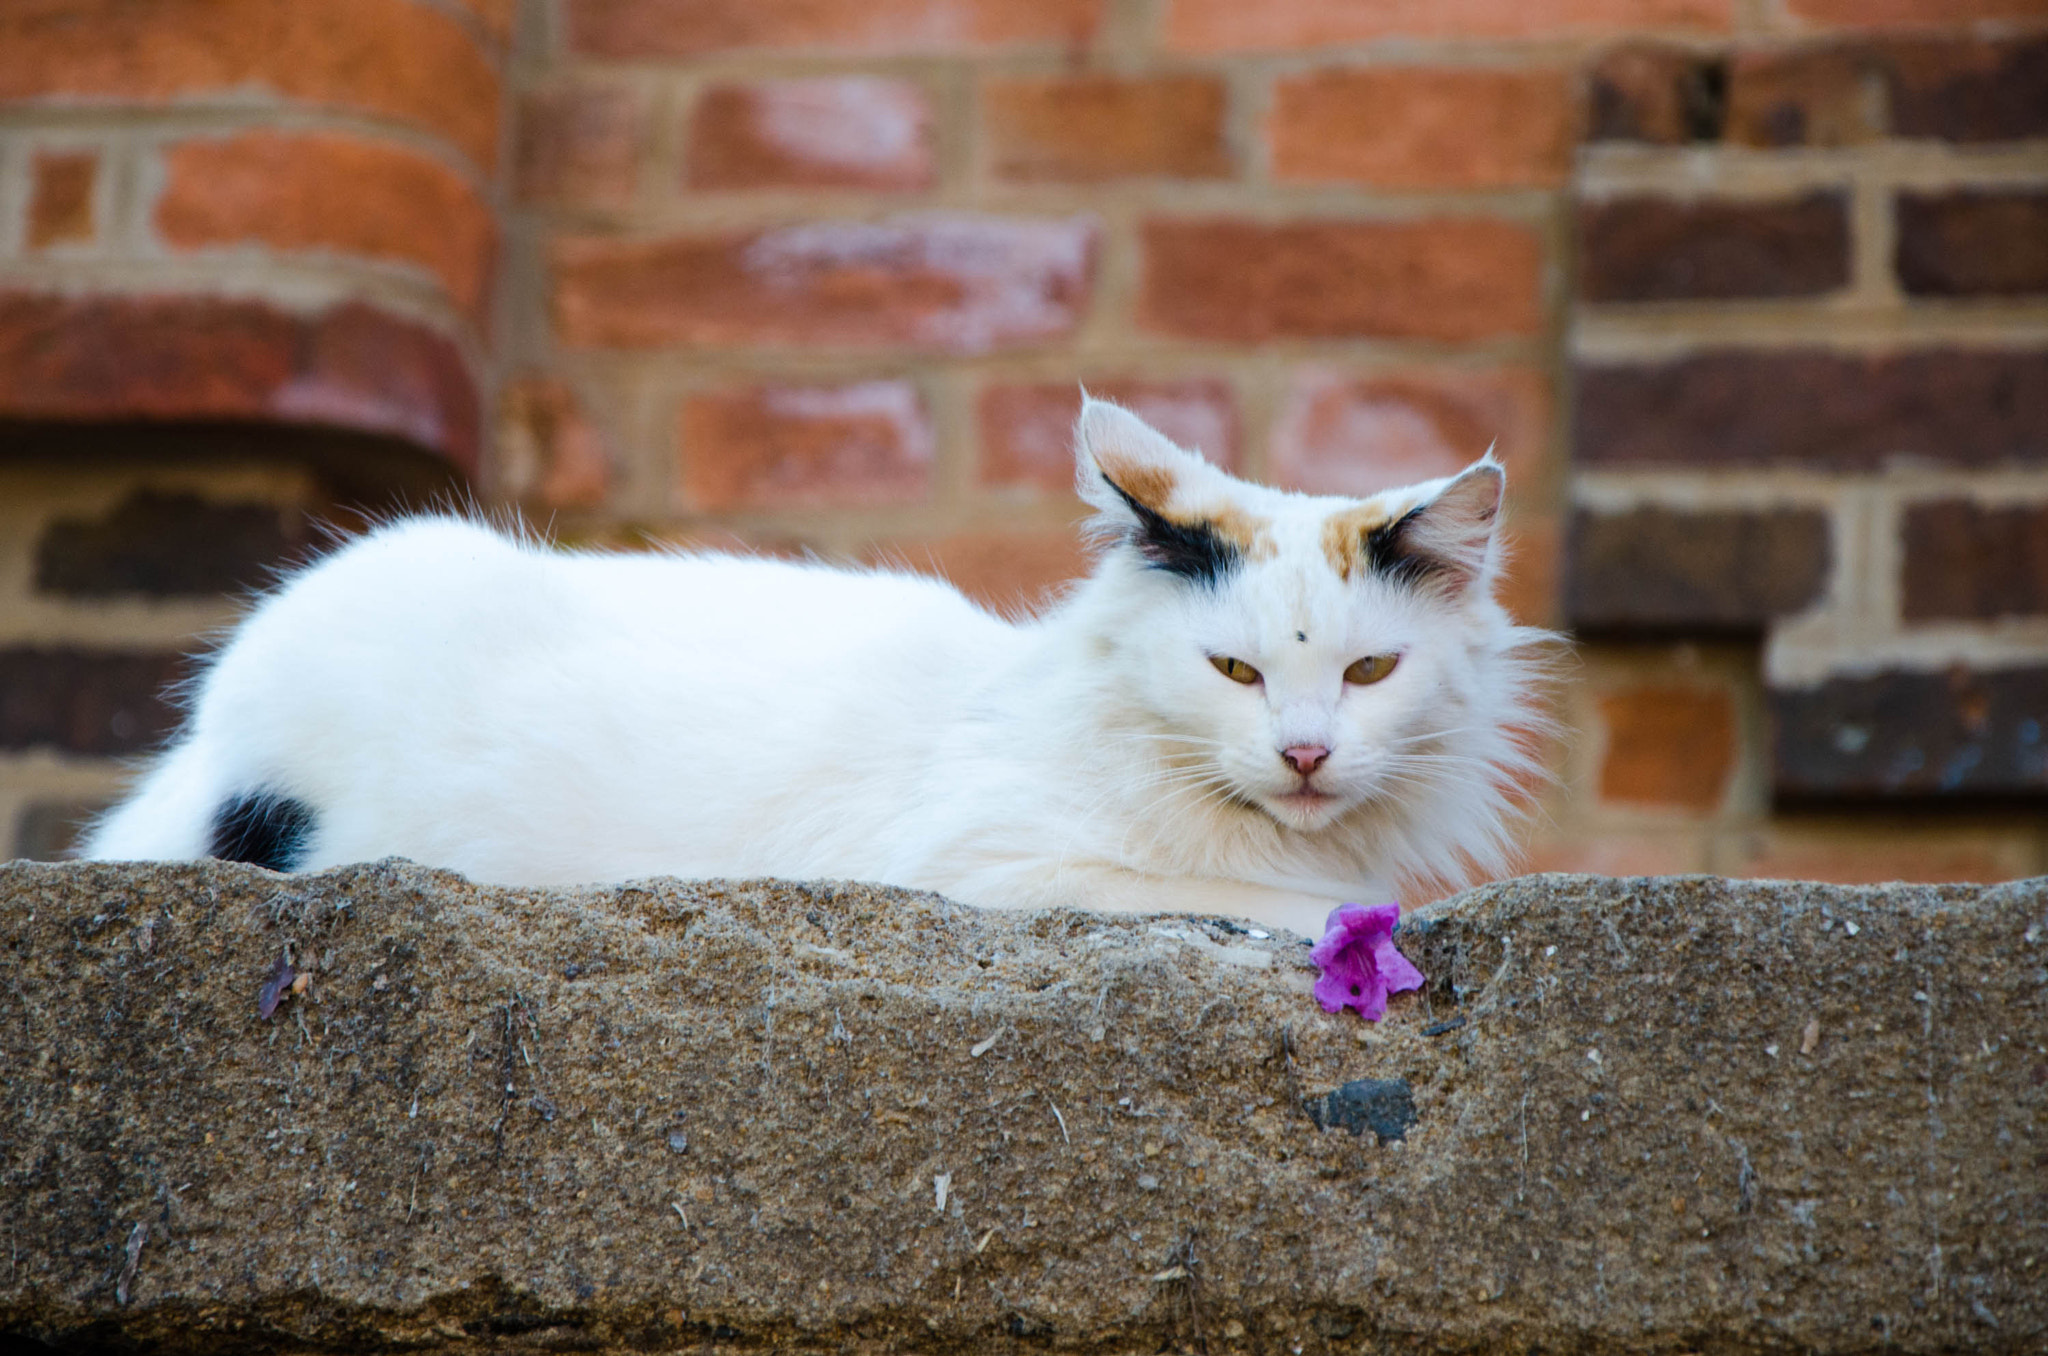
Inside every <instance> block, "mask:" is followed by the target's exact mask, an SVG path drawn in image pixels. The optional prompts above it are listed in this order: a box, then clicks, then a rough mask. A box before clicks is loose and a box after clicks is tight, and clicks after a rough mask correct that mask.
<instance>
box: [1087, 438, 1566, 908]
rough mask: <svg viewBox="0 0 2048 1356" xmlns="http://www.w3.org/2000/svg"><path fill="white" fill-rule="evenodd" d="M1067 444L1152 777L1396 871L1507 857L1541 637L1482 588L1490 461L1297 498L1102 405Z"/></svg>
mask: <svg viewBox="0 0 2048 1356" xmlns="http://www.w3.org/2000/svg"><path fill="white" fill-rule="evenodd" d="M1075 446H1076V465H1077V476H1078V487H1079V489H1080V492H1081V495H1082V497H1083V498H1084V499H1086V500H1087V501H1088V502H1089V503H1090V504H1091V505H1092V506H1093V507H1094V508H1095V510H1096V516H1095V519H1094V521H1093V524H1092V526H1093V529H1094V531H1095V533H1096V535H1097V537H1098V538H1099V539H1100V540H1101V541H1103V542H1104V543H1105V545H1106V551H1105V556H1104V559H1103V561H1102V564H1101V566H1100V568H1099V569H1098V570H1097V580H1098V584H1097V586H1096V588H1095V589H1094V590H1093V592H1094V593H1095V595H1096V598H1097V600H1098V605H1099V606H1100V607H1101V608H1102V613H1101V618H1102V620H1103V622H1104V623H1105V626H1104V631H1103V635H1102V636H1101V643H1102V644H1104V645H1105V647H1107V648H1108V649H1109V650H1110V652H1111V657H1112V663H1113V666H1114V667H1115V669H1116V670H1117V673H1118V677H1119V683H1120V685H1121V687H1122V688H1123V693H1122V695H1123V696H1124V697H1125V699H1126V700H1128V701H1130V702H1132V703H1134V704H1135V705H1136V706H1137V707H1138V708H1139V709H1140V712H1141V713H1142V716H1143V717H1144V718H1145V723H1146V724H1148V725H1149V726H1151V727H1152V729H1153V732H1154V733H1153V734H1152V735H1151V736H1150V737H1151V738H1152V739H1153V740H1154V745H1153V748H1152V749H1150V750H1148V752H1155V753H1156V754H1157V756H1159V757H1160V758H1161V760H1162V761H1163V762H1164V763H1166V764H1167V765H1168V768H1167V770H1166V771H1165V772H1163V773H1162V774H1161V775H1162V776H1165V777H1169V778H1179V779H1181V781H1182V783H1183V784H1184V785H1190V786H1193V787H1195V788H1197V790H1198V791H1199V792H1200V794H1202V795H1203V796H1205V797H1206V798H1207V801H1208V803H1209V804H1210V805H1211V806H1213V807H1215V808H1217V809H1218V810H1220V811H1223V812H1230V811H1235V812H1237V813H1240V814H1250V815H1256V816H1262V817H1264V819H1266V820H1269V821H1270V822H1271V824H1272V825H1273V826H1277V828H1278V829H1279V830H1280V831H1282V833H1283V835H1286V834H1295V835H1305V836H1308V837H1310V838H1314V837H1317V836H1342V835H1350V836H1351V837H1352V838H1355V839H1357V840H1358V841H1359V842H1360V843H1361V844H1367V843H1368V840H1369V845H1368V846H1366V847H1365V848H1364V849H1363V850H1365V851H1367V852H1369V853H1371V854H1373V855H1375V856H1376V857H1377V858H1379V859H1380V860H1379V862H1378V864H1377V869H1378V870H1380V871H1383V872H1385V873H1388V874H1391V875H1394V876H1397V877H1409V878H1413V877H1416V876H1437V877H1445V876H1455V875H1458V874H1461V873H1462V872H1463V871H1465V870H1466V869H1468V868H1470V867H1472V866H1477V867H1480V868H1482V869H1489V870H1490V869H1497V868H1498V867H1499V866H1500V865H1501V864H1502V861H1503V858H1504V855H1505V851H1506V849H1507V847H1508V841H1507V835H1506V829H1505V827H1504V825H1505V820H1506V811H1507V809H1508V807H1509V802H1510V800H1511V799H1512V798H1513V794H1514V785H1515V783H1516V782H1517V781H1518V780H1519V779H1522V778H1525V777H1526V776H1527V775H1528V773H1529V771H1530V767H1529V759H1528V756H1527V754H1526V752H1525V751H1524V749H1523V748H1522V742H1521V738H1520V735H1521V734H1522V733H1526V729H1527V727H1528V726H1529V725H1530V724H1531V723H1532V717H1531V714H1530V711H1529V704H1530V699H1531V684H1532V678H1533V673H1534V666H1533V664H1532V663H1531V661H1530V660H1529V658H1528V656H1527V654H1526V653H1525V652H1526V651H1527V650H1528V648H1529V647H1530V645H1531V644H1532V643H1533V642H1535V641H1538V640H1540V639H1542V638H1543V633H1540V632H1535V631H1531V630H1529V629H1527V628H1521V627H1517V626H1515V625H1514V624H1513V623H1512V622H1511V621H1510V620H1509V619H1508V617H1507V615H1506V613H1505V612H1504V611H1503V610H1502V608H1501V607H1500V605H1499V604H1498V603H1497V602H1496V601H1495V600H1494V597H1493V588H1494V583H1495V579H1496V575H1497V572H1498V570H1499V565H1500V560H1501V548H1500V540H1499V527H1500V517H1501V504H1502V495H1503V493H1504V490H1505V484H1506V477H1505V475H1504V473H1503V471H1502V469H1501V467H1500V465H1499V463H1497V462H1495V461H1494V460H1493V459H1492V457H1491V456H1490V455H1488V456H1486V457H1483V458H1481V459H1480V460H1479V461H1476V462H1474V463H1473V464H1472V465H1471V466H1469V467H1467V468H1466V469H1465V470H1464V471H1462V472H1461V473H1459V474H1457V475H1455V476H1449V477H1445V478H1443V479H1440V480H1431V481H1425V482H1423V483H1421V484H1417V485H1409V486H1404V487H1401V488H1398V489H1390V490H1387V491H1384V492H1382V493H1380V494H1376V495H1374V496H1372V497H1371V498H1367V499H1346V498H1336V497H1329V496H1312V495H1304V494H1294V493H1289V492H1286V491H1281V490H1274V489H1270V488H1267V487H1265V486H1260V485H1254V484H1250V483H1248V482H1246V481H1242V480H1238V479H1236V478H1235V477H1232V476H1230V475H1228V474H1226V473H1225V472H1223V471H1222V470H1220V469H1218V468H1217V467H1215V466H1213V465H1211V464H1210V463H1209V462H1207V461H1204V460H1203V459H1202V458H1201V457H1199V456H1197V455H1195V454H1193V453H1190V452H1187V451H1184V450H1182V449H1181V448H1179V447H1176V446H1175V445H1174V444H1173V443H1172V442H1170V441H1169V440H1168V439H1167V438H1165V437H1164V436H1163V435H1161V434H1160V433H1159V432H1157V431H1156V430H1155V429H1153V428H1151V427H1150V426H1149V425H1147V424H1146V423H1145V422H1144V421H1142V420H1141V419H1139V418H1138V417H1137V416H1135V415H1133V414H1131V413H1130V412H1129V411H1127V410H1124V409H1121V408H1119V407H1117V406H1115V405H1112V404H1109V403H1106V402H1103V401H1098V400H1088V401H1086V402H1085V403H1084V405H1083V407H1082V411H1081V417H1080V421H1079V423H1078V425H1077V429H1076V436H1075Z"/></svg>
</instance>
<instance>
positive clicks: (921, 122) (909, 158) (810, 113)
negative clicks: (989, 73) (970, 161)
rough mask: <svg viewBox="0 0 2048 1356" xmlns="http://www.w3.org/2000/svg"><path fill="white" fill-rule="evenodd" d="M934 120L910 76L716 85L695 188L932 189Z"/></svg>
mask: <svg viewBox="0 0 2048 1356" xmlns="http://www.w3.org/2000/svg"><path fill="white" fill-rule="evenodd" d="M932 175H933V169H932V115H931V108H930V106H929V104H928V102H927V101H926V99H925V96H924V92H923V91H922V90H921V89H919V88H918V87H917V86H916V85H914V84H912V83H911V82H910V81H907V80H882V79H877V78H874V77H871V76H858V75H848V76H836V77H831V78H827V79H817V80H760V81H755V82H753V83H750V84H735V85H714V86H712V87H711V88H710V89H708V90H706V91H705V92H704V97H703V98H702V99H700V100H698V102H697V111H696V115H695V116H694V117H693V118H692V120H691V123H690V149H689V159H688V173H687V175H686V178H687V180H688V182H689V184H690V186H691V187H693V188H874V189H915V188H926V187H929V186H930V185H931V182H932Z"/></svg>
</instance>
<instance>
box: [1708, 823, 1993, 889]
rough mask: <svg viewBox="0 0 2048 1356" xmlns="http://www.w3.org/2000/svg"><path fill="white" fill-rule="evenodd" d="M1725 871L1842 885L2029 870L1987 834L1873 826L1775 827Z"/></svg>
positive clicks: (1984, 878) (1985, 877)
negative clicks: (1827, 829)
mask: <svg viewBox="0 0 2048 1356" xmlns="http://www.w3.org/2000/svg"><path fill="white" fill-rule="evenodd" d="M1738 852H1739V856H1738V858H1737V860H1736V861H1734V862H1732V863H1730V864H1728V867H1727V869H1726V871H1725V874H1727V875H1731V876H1741V877H1747V878H1749V879H1752V880H1820V881H1828V882H1831V883H1833V884H1836V885H1881V884H1884V883H1885V882H1887V881H1911V882H1924V883H1927V884H1941V883H1943V882H1948V881H1976V882H1983V883H1990V882H1994V881H2001V880H2010V879H2013V878H2014V877H2016V876H2019V875H2023V874H2025V873H2024V872H2022V871H2017V870H2014V869H2013V868H2012V867H2010V866H2008V865H2007V864H2006V863H2005V862H2004V861H2002V860H2001V859H2000V854H1999V853H1998V851H1997V849H1996V847H1995V846H1993V845H1992V844H1990V843H1987V842H1986V841H1984V838H1983V835H1981V834H1944V833H1940V832H1914V831H1912V830H1911V829H1908V828H1905V827H1903V826H1893V827H1889V828H1886V829H1882V830H1879V831H1878V832H1875V833H1873V832H1872V831H1871V830H1870V828H1869V827H1868V826H1863V825H1859V826H1856V827H1853V828H1845V830H1844V831H1843V832H1840V833H1836V834H1822V833H1819V832H1806V833H1798V832H1785V831H1781V830H1778V831H1771V832H1767V833H1763V834H1756V835H1749V836H1747V837H1745V839H1744V840H1743V841H1742V843H1741V845H1740V847H1739V849H1738Z"/></svg>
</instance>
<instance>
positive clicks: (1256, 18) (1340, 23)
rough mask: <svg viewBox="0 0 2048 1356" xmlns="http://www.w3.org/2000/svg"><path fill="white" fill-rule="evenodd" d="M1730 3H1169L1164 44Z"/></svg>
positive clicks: (1303, 42) (1584, 17)
mask: <svg viewBox="0 0 2048 1356" xmlns="http://www.w3.org/2000/svg"><path fill="white" fill-rule="evenodd" d="M1733 22H1734V0H1373V2H1372V3H1364V2H1363V0H1270V2H1269V3H1266V4H1258V5H1248V4H1245V3H1244V0H1169V8H1168V10H1167V13H1166V29H1165V33H1166V45H1167V46H1168V47H1169V48H1170V49H1173V50H1176V51H1183V52H1230V51H1276V50H1285V49H1297V48H1308V47H1333V46H1338V45H1341V44H1345V43H1363V42H1377V41H1379V40H1381V39H1383V38H1557V37H1566V36H1572V37H1583V36H1595V35H1601V34H1610V33H1629V32H1636V31H1640V30H1643V29H1657V28H1667V29H1680V30H1686V31H1693V32H1716V33H1719V32H1726V31H1727V30H1728V29H1729V28H1730V27H1731V26H1732V25H1733Z"/></svg>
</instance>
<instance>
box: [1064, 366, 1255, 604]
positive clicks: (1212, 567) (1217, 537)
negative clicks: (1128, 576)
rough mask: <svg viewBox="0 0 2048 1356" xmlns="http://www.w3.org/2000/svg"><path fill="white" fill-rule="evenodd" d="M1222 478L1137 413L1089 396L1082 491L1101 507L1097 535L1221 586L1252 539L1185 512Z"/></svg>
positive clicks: (1078, 464)
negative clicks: (1202, 489) (1198, 491)
mask: <svg viewBox="0 0 2048 1356" xmlns="http://www.w3.org/2000/svg"><path fill="white" fill-rule="evenodd" d="M1217 478H1218V477H1217V473H1216V471H1215V469H1214V468H1213V467H1211V466H1210V465H1209V464H1208V463H1207V462H1205V461H1203V460H1202V459H1201V458H1200V457H1198V456H1196V455H1195V454H1194V453H1192V452H1186V451H1183V450H1182V449H1181V448H1179V447H1177V446H1175V445H1174V443H1173V441H1172V440H1171V439H1169V438H1167V437H1166V435H1165V434H1163V433H1161V432H1159V430H1157V429H1155V428H1153V427H1152V426H1151V425H1150V424H1148V423H1146V422H1145V421H1144V420H1142V419H1140V418H1139V417H1138V416H1137V415H1135V414H1132V413H1131V412H1130V411H1129V410H1127V409H1124V408H1123V407H1122V406H1120V405H1112V404H1110V403H1109V402H1108V401H1106V400H1097V399H1095V398H1094V397H1093V396H1090V395H1087V394H1086V393H1085V392H1084V393H1083V395H1082V400H1081V417H1080V419H1079V420H1078V421H1076V423H1075V425H1074V488H1075V489H1076V490H1077V491H1078V492H1079V493H1080V496H1081V498H1083V499H1084V500H1086V501H1087V502H1088V503H1089V504H1090V505H1092V506H1093V507H1094V509H1095V512H1096V516H1095V520H1094V522H1093V523H1092V524H1090V527H1091V530H1092V531H1093V532H1094V533H1095V534H1096V535H1097V536H1100V537H1104V538H1107V539H1109V540H1111V541H1117V542H1125V543H1128V544H1129V545H1130V546H1131V547H1133V548H1134V549H1135V550H1136V551H1137V552H1138V554H1139V555H1141V556H1143V557H1144V559H1145V563H1146V564H1148V565H1150V566H1152V567H1153V568H1154V569H1159V570H1164V571H1166V572H1167V573H1169V574H1176V575H1179V576H1181V577H1182V578H1184V579H1189V580H1194V581H1196V582H1200V583H1214V582H1215V581H1216V580H1217V579H1218V578H1219V577H1220V576H1222V575H1223V574H1225V573H1226V572H1228V571H1229V570H1230V569H1231V568H1232V567H1233V566H1235V565H1236V564H1237V563H1238V562H1239V561H1240V560H1241V559H1242V558H1243V555H1244V550H1245V547H1246V542H1245V541H1244V540H1241V538H1243V537H1244V535H1245V534H1244V533H1242V532H1238V533H1235V534H1231V533H1227V532H1225V531H1224V530H1222V527H1221V525H1219V524H1218V523H1217V522H1216V521H1215V520H1214V515H1213V514H1208V515H1202V514H1190V513H1188V512H1185V511H1182V506H1184V505H1185V503H1186V502H1187V501H1188V499H1189V498H1190V495H1189V493H1188V492H1189V491H1192V490H1194V489H1195V487H1197V486H1201V485H1205V484H1207V483H1208V482H1211V481H1214V480H1216V479H1217ZM1176 499H1178V500H1179V501H1180V504H1179V505H1177V504H1176Z"/></svg>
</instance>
